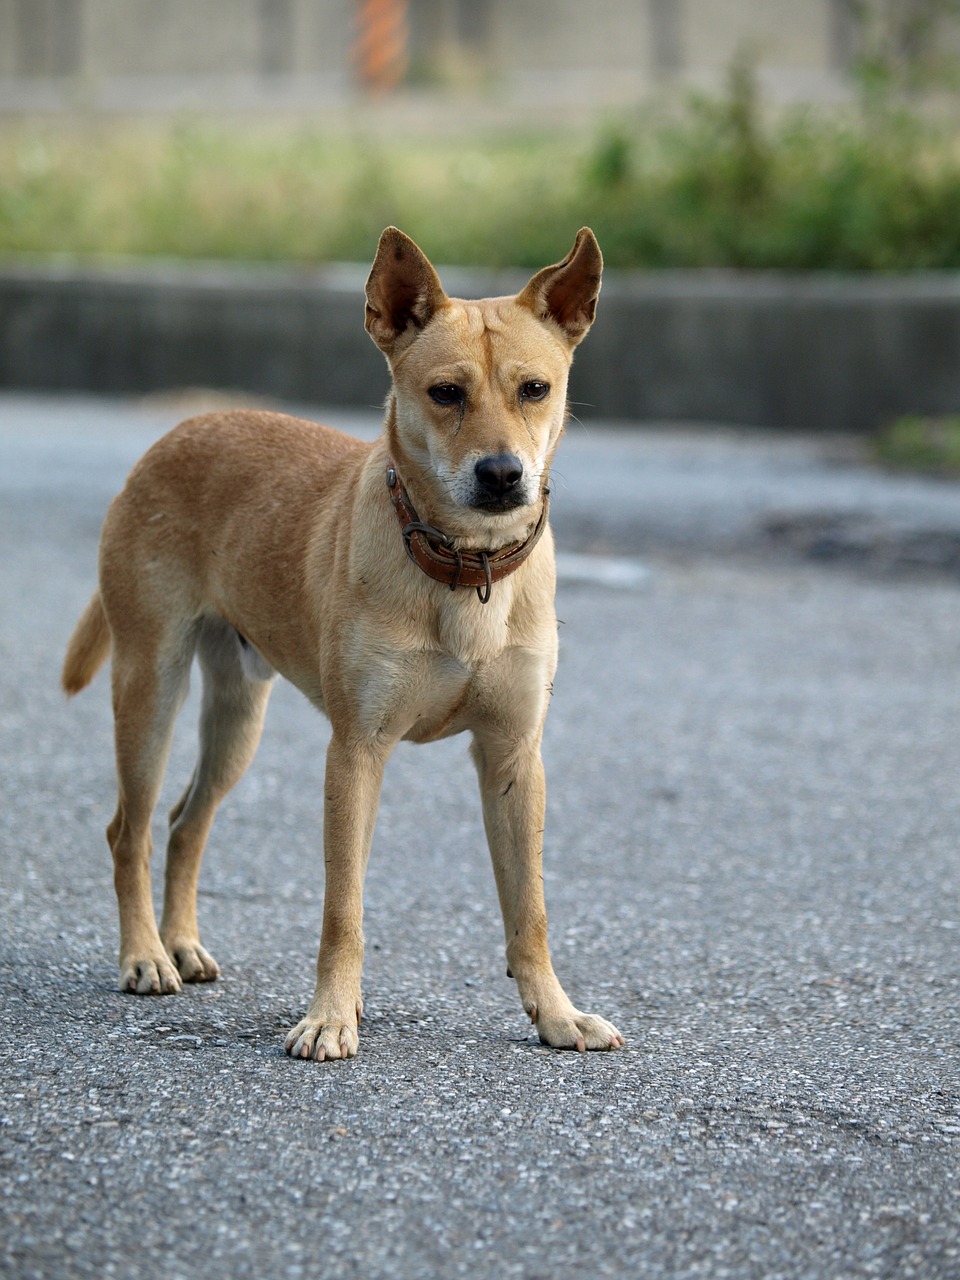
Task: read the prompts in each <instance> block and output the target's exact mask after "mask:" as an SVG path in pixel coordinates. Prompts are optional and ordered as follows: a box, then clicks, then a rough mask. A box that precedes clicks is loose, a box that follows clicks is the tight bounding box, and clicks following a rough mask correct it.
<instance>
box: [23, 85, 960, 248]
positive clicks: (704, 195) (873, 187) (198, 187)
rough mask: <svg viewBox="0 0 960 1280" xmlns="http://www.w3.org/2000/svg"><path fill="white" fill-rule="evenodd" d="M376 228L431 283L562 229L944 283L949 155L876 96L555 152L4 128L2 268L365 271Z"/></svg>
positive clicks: (595, 135) (159, 130) (746, 94)
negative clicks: (399, 242) (277, 266)
mask: <svg viewBox="0 0 960 1280" xmlns="http://www.w3.org/2000/svg"><path fill="white" fill-rule="evenodd" d="M389 223H394V224H396V225H398V226H400V227H402V228H403V229H404V230H405V231H407V232H408V233H409V234H410V235H412V236H413V237H414V238H415V239H416V240H418V241H419V242H420V243H421V244H422V245H423V246H424V248H425V250H426V251H427V252H428V253H429V255H430V256H431V257H432V258H433V259H434V260H435V261H438V262H445V263H472V264H478V265H488V266H539V265H542V264H543V263H544V262H547V261H553V260H555V259H556V258H557V257H558V256H560V255H562V254H563V252H565V250H566V249H567V247H568V246H569V244H570V242H571V241H572V238H573V235H574V233H575V231H576V230H577V228H578V227H580V226H581V225H583V224H589V225H590V226H592V227H593V228H594V230H595V231H596V233H597V235H598V237H599V239H600V243H601V245H602V248H603V251H604V256H605V258H606V260H607V263H608V265H609V266H611V267H621V268H665V267H739V268H748V267H749V268H781V269H789V270H809V269H819V270H847V271H900V270H908V271H909V270H918V269H924V268H957V267H960V135H958V130H957V127H956V125H955V123H953V124H948V123H945V122H944V121H943V120H940V121H936V120H933V119H931V118H930V116H929V115H928V114H926V115H925V114H924V113H922V112H921V111H920V109H919V108H913V109H911V108H909V107H907V106H904V105H903V103H902V101H900V100H898V101H893V100H892V98H891V97H890V96H888V95H885V94H882V93H880V94H878V93H872V94H869V95H866V94H865V95H864V97H863V100H862V101H861V103H860V104H859V105H858V106H850V107H846V108H843V109H842V110H841V109H834V110H832V111H830V112H826V111H822V110H820V111H817V110H813V109H807V110H804V111H792V112H787V113H780V114H778V115H776V116H769V115H768V114H767V113H765V112H764V111H763V110H762V109H761V105H760V103H759V101H758V98H757V91H756V85H755V81H754V78H753V76H752V74H751V72H750V69H749V67H748V66H747V65H746V64H745V63H742V62H741V63H738V64H737V65H736V66H735V67H734V68H733V70H732V72H731V76H730V83H729V87H728V90H727V92H726V93H725V94H724V95H723V96H721V97H719V98H706V97H700V98H696V99H693V100H691V101H689V102H687V103H686V104H685V105H684V106H683V107H682V108H676V107H675V108H673V109H670V110H667V109H660V110H653V109H651V110H647V111H642V112H640V111H638V112H637V113H635V114H634V115H632V116H630V117H629V118H627V117H624V118H621V119H619V120H615V121H607V122H606V123H605V124H603V125H601V126H598V127H597V128H596V129H595V130H594V131H592V132H591V131H589V130H584V131H583V132H581V133H579V134H577V135H574V136H571V135H570V134H569V133H565V132H562V131H560V130H556V131H553V132H546V133H533V132H531V133H528V134H522V133H517V131H516V130H513V131H511V132H510V133H509V134H500V135H489V136H477V135H474V136H470V137H467V138H451V137H449V136H435V137H424V136H421V137H404V138H402V139H397V138H395V137H391V138H390V139H387V138H385V137H384V136H383V135H382V134H380V135H377V134H375V133H373V132H371V133H370V134H366V135H360V134H358V135H356V136H351V135H349V134H348V133H345V132H343V131H342V130H341V131H339V132H329V133H324V132H323V131H321V129H320V128H319V127H317V128H313V127H309V128H308V127H298V128H291V129H288V130H286V131H281V130H279V129H277V128H272V129H271V128H268V127H266V126H259V127H254V126H249V125H246V126H215V125H212V124H204V123H201V122H199V121H197V122H190V121H179V122H176V123H174V124H171V125H169V126H166V127H160V126H154V127H148V126H146V125H141V126H135V125H130V124H127V125H116V124H115V125H108V124H99V125H90V126H88V127H85V128H81V127H79V126H77V127H73V128H71V129H68V130H63V129H59V130H58V129H56V128H55V127H53V126H51V125H47V126H45V127H44V126H40V125H25V124H7V125H5V126H4V128H3V129H2V131H0V255H2V256H3V257H5V258H7V259H10V258H12V257H18V256H23V255H60V256H66V257H70V258H79V259H96V258H101V257H104V256H112V255H146V256H165V257H181V258H226V259H241V260H247V261H280V260H282V261H291V262H297V263H305V264H310V263H316V262H322V261H328V260H338V259H339V260H354V261H361V262H363V261H367V260H369V258H370V257H371V255H372V252H373V249H374V246H375V244H376V238H377V236H378V234H379V232H380V231H381V229H382V228H383V227H384V226H386V225H387V224H389Z"/></svg>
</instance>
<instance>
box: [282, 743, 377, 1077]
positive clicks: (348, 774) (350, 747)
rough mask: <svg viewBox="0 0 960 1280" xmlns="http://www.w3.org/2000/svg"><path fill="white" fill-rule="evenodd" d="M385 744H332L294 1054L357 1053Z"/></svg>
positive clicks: (289, 1046)
mask: <svg viewBox="0 0 960 1280" xmlns="http://www.w3.org/2000/svg"><path fill="white" fill-rule="evenodd" d="M386 754H387V753H386V752H383V751H380V750H378V749H377V748H376V747H374V746H372V745H371V744H369V743H366V742H350V741H343V740H341V739H339V738H338V737H337V735H336V733H334V736H333V738H332V739H331V741H330V746H329V748H328V750H327V772H326V785H325V789H324V812H323V843H324V863H325V867H326V885H325V889H324V898H323V931H322V934H321V937H320V953H319V955H318V956H317V986H316V990H315V992H314V995H313V999H312V1000H311V1002H310V1007H309V1009H308V1010H307V1014H306V1017H304V1018H303V1019H302V1020H301V1021H300V1022H298V1023H297V1025H296V1026H295V1027H294V1028H293V1029H292V1030H291V1031H290V1033H289V1035H288V1036H287V1039H286V1050H287V1053H289V1054H290V1055H291V1057H294V1058H316V1059H317V1061H318V1062H322V1061H324V1059H326V1058H352V1057H354V1055H355V1054H356V1052H357V1048H358V1045H359V1038H358V1034H357V1028H358V1024H359V1022H360V1015H361V1013H362V1010H363V1001H362V1000H361V997H360V973H361V969H362V967H363V878H364V874H365V872H366V869H367V858H368V856H369V853H370V842H371V840H372V839H373V828H374V823H375V822H376V817H377V806H378V804H379V799H380V783H381V781H382V778H383V766H384V764H385V763H386Z"/></svg>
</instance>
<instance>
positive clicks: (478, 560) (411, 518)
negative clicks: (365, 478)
mask: <svg viewBox="0 0 960 1280" xmlns="http://www.w3.org/2000/svg"><path fill="white" fill-rule="evenodd" d="M387 489H388V490H389V492H390V500H391V501H392V503H393V509H394V511H396V513H397V519H398V520H399V522H400V528H401V529H402V531H403V545H404V546H405V547H406V549H407V555H408V556H409V557H410V559H411V560H412V561H413V563H414V564H415V565H418V566H419V568H421V569H422V570H423V572H424V573H425V574H426V575H427V577H428V578H433V579H435V580H436V581H437V582H442V583H444V584H445V585H446V586H448V587H449V588H450V590H451V591H456V589H457V587H475V588H476V591H477V595H478V596H479V598H480V603H481V604H486V603H487V601H488V600H489V599H490V591H491V588H492V586H493V584H494V583H495V582H499V581H500V579H501V578H505V577H507V575H508V574H511V573H513V571H514V569H519V568H520V566H521V565H522V564H523V562H524V560H526V558H527V556H528V555H529V554H530V552H531V551H532V550H533V548H534V547H535V546H536V545H537V543H538V542H539V541H540V537H541V535H542V533H543V531H544V529H545V528H546V527H547V511H548V509H549V505H550V502H549V498H548V496H547V495H548V494H549V492H550V490H549V489H544V491H543V509H542V510H541V512H540V519H539V520H538V521H537V524H536V528H535V529H534V530H533V532H532V533H531V534H530V536H529V538H527V539H526V540H525V541H524V542H514V543H512V544H511V545H510V546H508V547H501V548H500V550H499V551H458V550H457V549H456V548H455V547H453V546H452V545H451V544H452V542H453V539H452V538H450V537H448V535H447V534H445V533H441V531H440V530H439V529H435V528H434V527H433V525H430V524H425V523H424V522H423V521H422V520H421V519H420V517H419V516H418V515H417V512H416V509H415V508H414V506H413V503H412V502H411V501H410V498H409V497H408V495H407V492H406V490H405V489H404V487H403V485H402V483H401V481H400V477H399V475H398V474H397V469H396V467H395V466H394V465H393V464H392V463H390V464H389V465H388V466H387Z"/></svg>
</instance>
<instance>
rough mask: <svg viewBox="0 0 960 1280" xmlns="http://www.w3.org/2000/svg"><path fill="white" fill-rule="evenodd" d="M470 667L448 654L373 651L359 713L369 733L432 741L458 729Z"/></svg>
mask: <svg viewBox="0 0 960 1280" xmlns="http://www.w3.org/2000/svg"><path fill="white" fill-rule="evenodd" d="M472 680H473V672H472V670H471V669H470V668H469V667H467V666H464V664H463V663H461V662H459V661H458V660H457V659H456V658H454V657H451V656H450V655H449V654H445V653H429V652H428V653H397V652H392V653H389V652H381V653H378V654H375V655H370V656H369V658H368V661H367V663H366V670H365V673H364V678H363V680H362V683H361V685H360V697H359V707H358V711H359V716H360V722H361V726H362V728H363V731H364V733H365V734H366V735H368V736H371V737H373V736H385V737H387V738H390V739H396V738H406V739H408V740H409V741H412V742H429V741H431V740H432V739H434V738H441V737H444V736H445V735H446V734H448V733H455V732H457V731H458V728H459V727H460V726H459V717H460V715H461V713H462V711H463V708H464V705H465V704H466V702H467V701H468V699H469V693H470V685H471V682H472Z"/></svg>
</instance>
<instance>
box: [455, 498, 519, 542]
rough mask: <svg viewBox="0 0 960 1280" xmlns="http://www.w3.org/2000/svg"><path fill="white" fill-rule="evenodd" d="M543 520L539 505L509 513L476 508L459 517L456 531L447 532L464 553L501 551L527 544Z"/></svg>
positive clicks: (461, 513)
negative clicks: (527, 539) (517, 543)
mask: <svg viewBox="0 0 960 1280" xmlns="http://www.w3.org/2000/svg"><path fill="white" fill-rule="evenodd" d="M539 519H540V504H539V502H536V503H531V504H527V505H525V506H522V507H512V508H511V509H510V510H509V511H483V510H478V509H476V508H472V507H466V508H462V509H461V510H460V511H459V512H458V513H457V518H456V525H455V528H453V527H452V528H450V529H448V530H445V532H447V533H449V534H450V536H451V537H453V538H455V540H456V545H457V546H458V547H459V548H460V549H461V550H462V551H499V550H500V548H501V547H509V546H511V545H512V544H513V543H515V542H523V541H524V540H525V539H526V538H527V537H529V535H530V534H531V533H532V532H533V530H534V528H535V527H536V523H537V521H538V520H539Z"/></svg>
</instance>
